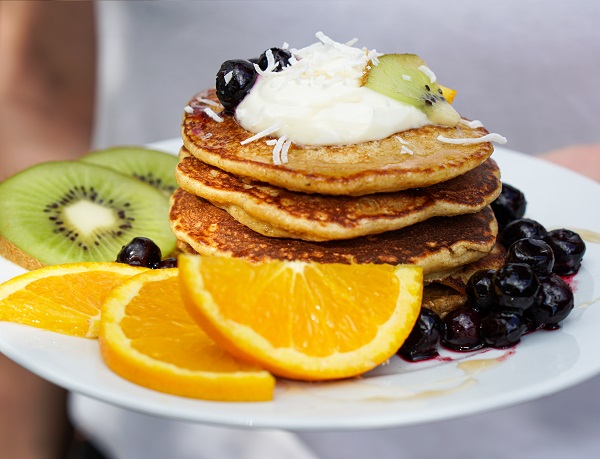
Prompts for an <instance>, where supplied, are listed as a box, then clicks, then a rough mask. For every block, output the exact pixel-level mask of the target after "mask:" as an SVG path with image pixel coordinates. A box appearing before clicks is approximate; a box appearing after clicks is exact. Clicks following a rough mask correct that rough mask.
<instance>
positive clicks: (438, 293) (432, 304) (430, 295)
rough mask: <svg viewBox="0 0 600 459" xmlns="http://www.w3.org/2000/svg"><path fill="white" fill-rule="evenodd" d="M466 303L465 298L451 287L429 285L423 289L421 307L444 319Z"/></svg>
mask: <svg viewBox="0 0 600 459" xmlns="http://www.w3.org/2000/svg"><path fill="white" fill-rule="evenodd" d="M466 302H467V296H466V295H464V294H462V293H459V292H457V291H456V290H454V289H453V288H451V287H448V286H446V285H441V284H429V285H425V286H424V287H423V300H422V301H421V307H423V308H427V309H431V310H432V311H434V312H435V313H437V315H439V316H440V317H442V318H443V317H444V316H445V315H446V314H448V313H449V312H450V311H453V310H455V309H457V308H460V307H461V306H464V305H465V304H466Z"/></svg>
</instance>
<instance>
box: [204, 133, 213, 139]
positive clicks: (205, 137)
mask: <svg viewBox="0 0 600 459" xmlns="http://www.w3.org/2000/svg"><path fill="white" fill-rule="evenodd" d="M212 136H213V135H212V132H207V133H206V134H204V135H203V136H202V137H201V139H202V140H206V139H210V138H211V137H212Z"/></svg>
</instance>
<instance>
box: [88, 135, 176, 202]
mask: <svg viewBox="0 0 600 459" xmlns="http://www.w3.org/2000/svg"><path fill="white" fill-rule="evenodd" d="M81 161H83V162H86V163H90V164H97V165H99V166H104V167H108V168H109V169H113V170H115V171H117V172H121V173H122V174H125V175H130V176H132V177H135V178H137V179H139V180H141V181H143V182H146V183H148V184H150V185H152V186H153V187H155V188H157V189H159V190H160V191H162V192H163V193H164V194H165V195H167V196H170V195H171V194H173V192H174V191H175V189H176V188H177V187H178V185H177V181H176V180H175V168H176V167H177V161H178V160H177V156H174V155H171V154H169V153H165V152H162V151H158V150H151V149H149V148H144V147H136V146H123V147H112V148H107V149H105V150H97V151H93V152H91V153H88V154H87V155H85V156H84V157H82V158H81Z"/></svg>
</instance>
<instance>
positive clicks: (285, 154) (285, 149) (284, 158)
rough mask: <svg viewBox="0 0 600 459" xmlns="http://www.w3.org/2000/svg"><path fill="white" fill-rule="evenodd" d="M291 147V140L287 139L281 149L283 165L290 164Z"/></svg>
mask: <svg viewBox="0 0 600 459" xmlns="http://www.w3.org/2000/svg"><path fill="white" fill-rule="evenodd" d="M291 146H292V140H291V139H286V141H285V142H283V147H282V148H281V162H282V163H283V164H286V163H287V162H288V151H289V149H290V147H291Z"/></svg>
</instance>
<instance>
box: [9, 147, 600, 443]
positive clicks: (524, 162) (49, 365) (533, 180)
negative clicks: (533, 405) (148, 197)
mask: <svg viewBox="0 0 600 459" xmlns="http://www.w3.org/2000/svg"><path fill="white" fill-rule="evenodd" d="M153 146H154V147H156V148H162V149H166V150H168V151H172V152H176V151H177V150H178V147H179V146H180V143H179V141H175V140H173V141H168V142H163V143H160V144H155V145H153ZM494 158H495V159H496V161H497V162H498V163H499V164H500V167H501V170H502V174H503V180H504V181H505V182H507V183H510V184H512V185H514V186H516V187H518V188H520V189H521V190H522V191H523V192H524V193H525V195H526V197H527V200H528V203H529V206H528V210H527V216H528V217H530V218H534V219H537V220H539V221H540V222H541V223H542V224H544V225H545V226H546V227H547V228H549V229H551V228H562V227H569V228H572V229H575V230H577V231H580V230H585V231H581V234H582V236H584V237H585V238H586V239H587V241H586V242H587V253H586V255H585V258H584V264H583V268H582V269H581V271H580V272H579V274H578V275H577V276H576V277H575V278H574V280H573V286H574V290H575V298H576V309H575V310H574V311H573V312H572V314H571V315H570V316H569V317H568V318H567V320H565V321H564V323H563V326H562V328H560V329H559V330H557V331H552V332H548V331H539V332H536V333H533V334H530V335H527V336H525V337H524V338H523V339H522V342H521V343H520V344H519V345H518V346H516V348H514V349H510V350H501V351H500V350H489V351H484V352H479V353H472V354H460V353H450V352H446V353H444V354H443V357H444V358H441V359H438V360H434V361H429V362H421V363H414V364H410V363H407V362H404V361H401V360H400V359H397V358H394V359H392V360H391V361H390V363H389V364H387V365H385V366H382V367H380V368H378V369H376V370H375V371H373V372H371V373H369V374H367V375H364V377H362V378H357V379H352V380H348V381H344V382H332V383H319V384H307V383H292V382H288V381H280V382H279V383H278V385H277V388H276V393H275V399H274V401H272V402H266V403H264V402H263V403H216V402H203V401H197V400H191V399H185V398H181V397H176V396H171V395H166V394H162V393H159V392H155V391H152V390H148V389H145V388H143V387H140V386H137V385H134V384H132V383H130V382H128V381H126V380H124V379H122V378H120V377H119V376H117V375H116V374H114V373H112V372H111V371H110V370H109V369H108V368H107V367H106V366H105V365H104V363H103V362H102V360H101V358H100V354H99V351H98V346H97V342H96V341H92V340H86V339H80V338H72V337H68V336H62V335H59V334H56V333H52V332H45V331H42V330H38V329H35V328H30V327H26V326H21V325H16V324H10V323H0V351H1V352H3V353H5V354H6V355H7V356H8V357H10V358H11V359H13V360H15V361H16V362H18V363H20V364H21V365H22V366H24V367H26V368H28V369H29V370H31V371H33V372H34V373H37V374H38V375H40V376H42V377H44V378H46V379H48V380H50V381H52V382H54V383H56V384H58V385H60V386H63V387H65V388H67V389H69V390H71V391H75V392H80V393H82V394H85V395H88V396H91V397H94V398H97V399H99V400H103V401H106V402H109V403H112V404H114V405H118V406H122V407H125V408H130V409H133V410H137V411H141V412H144V413H149V414H153V415H157V416H164V417H168V418H174V419H178V420H186V421H194V422H204V423H214V424H222V425H229V426H246V427H249V426H254V427H261V428H262V427H274V428H284V429H292V430H306V431H309V430H334V429H335V430H339V429H369V428H379V427H392V426H400V425H409V424H416V423H422V422H428V421H437V420H442V419H448V418H452V417H458V416H464V415H468V414H473V413H478V412H483V411H487V410H490V409H495V408H500V407H504V406H508V405H512V404H516V403H519V402H523V401H526V400H531V399H534V398H538V397H541V396H545V395H548V394H550V393H553V392H556V391H559V390H561V389H565V388H567V387H570V386H572V385H575V384H577V383H579V382H582V381H584V380H585V379H587V378H590V377H591V376H593V375H595V374H597V373H600V359H599V358H598V350H599V349H600V333H598V328H599V327H600V300H599V298H600V286H599V283H600V244H599V242H600V241H599V239H598V238H599V237H600V236H599V233H600V214H598V212H597V211H594V210H593V209H592V207H593V206H594V205H595V206H596V210H597V202H598V198H600V185H599V184H597V183H595V182H593V181H591V180H588V179H586V178H584V177H582V176H580V175H577V174H575V173H572V172H570V171H567V170H564V169H561V168H559V167H557V166H554V165H551V164H548V163H546V162H542V161H541V160H536V159H535V158H532V157H529V156H526V155H521V154H518V153H515V152H511V151H509V150H506V149H503V148H497V149H496V152H495V153H494ZM594 241H595V242H594ZM21 272H23V270H22V269H20V268H18V267H17V266H15V265H13V264H12V263H10V262H8V261H6V260H4V259H0V281H3V280H5V279H8V278H10V277H12V276H14V275H16V274H19V273H21Z"/></svg>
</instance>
